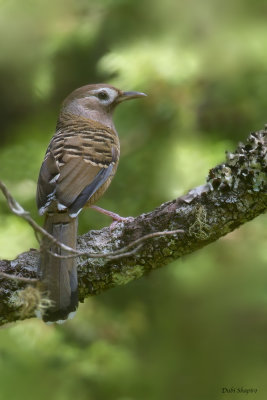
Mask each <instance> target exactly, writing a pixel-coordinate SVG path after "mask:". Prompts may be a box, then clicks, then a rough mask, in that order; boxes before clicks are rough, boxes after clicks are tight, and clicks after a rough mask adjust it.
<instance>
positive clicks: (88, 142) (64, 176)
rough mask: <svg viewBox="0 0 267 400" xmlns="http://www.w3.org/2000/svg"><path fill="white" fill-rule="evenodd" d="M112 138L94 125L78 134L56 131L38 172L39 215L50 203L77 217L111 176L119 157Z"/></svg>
mask: <svg viewBox="0 0 267 400" xmlns="http://www.w3.org/2000/svg"><path fill="white" fill-rule="evenodd" d="M99 125H100V124H99ZM115 136H116V133H115V132H113V131H111V130H110V129H107V128H106V127H104V126H103V125H102V124H101V125H100V126H96V123H94V125H92V124H91V125H90V126H88V127H86V128H85V127H83V131H82V133H79V134H77V133H76V134H70V133H68V132H66V131H64V132H61V131H58V132H57V134H56V135H55V136H54V137H53V139H52V141H51V143H50V146H49V148H48V150H47V154H46V157H45V160H44V162H43V164H42V167H41V170H40V176H39V181H38V190H37V204H38V207H39V211H40V213H41V214H42V213H44V212H46V210H47V208H48V207H49V205H50V204H51V202H52V201H53V200H57V203H58V208H59V209H64V208H66V207H68V208H69V210H70V213H71V214H73V215H74V214H78V212H79V211H80V210H81V208H82V207H83V206H84V205H85V203H86V202H87V201H88V200H89V199H90V198H91V197H92V196H93V195H94V193H96V191H97V190H98V189H99V188H100V187H101V186H102V185H103V184H104V183H105V182H106V181H107V179H108V178H109V177H110V176H111V175H112V171H113V169H114V166H115V164H116V162H117V160H118V157H119V149H118V145H117V141H116V140H115V139H116V137H115Z"/></svg>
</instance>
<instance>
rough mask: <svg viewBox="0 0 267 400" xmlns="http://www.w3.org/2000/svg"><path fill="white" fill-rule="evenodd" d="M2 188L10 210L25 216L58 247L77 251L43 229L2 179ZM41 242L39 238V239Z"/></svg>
mask: <svg viewBox="0 0 267 400" xmlns="http://www.w3.org/2000/svg"><path fill="white" fill-rule="evenodd" d="M0 189H1V191H2V193H3V195H4V196H5V198H6V199H7V203H8V206H9V208H10V210H11V211H12V212H13V213H14V214H16V215H18V216H19V217H21V218H23V219H24V220H25V221H27V222H28V224H30V225H31V227H32V228H33V230H34V231H35V232H39V233H41V235H42V236H45V237H46V238H47V239H49V241H50V242H51V243H53V244H55V245H57V246H58V247H60V248H61V249H63V250H66V251H69V252H71V253H77V251H76V250H75V249H73V248H71V247H69V246H67V245H65V244H64V243H61V242H59V241H58V240H56V239H55V238H54V236H52V235H50V234H49V233H48V232H47V231H46V230H45V229H43V228H42V227H41V226H40V225H38V224H37V223H36V222H35V221H34V220H33V219H32V217H31V216H30V213H29V212H27V211H25V210H24V208H23V207H22V206H21V205H20V204H19V203H18V202H17V201H16V200H15V199H14V198H13V197H12V196H11V194H10V193H9V191H8V190H7V187H6V185H5V184H4V183H3V182H1V181H0ZM38 242H39V240H38Z"/></svg>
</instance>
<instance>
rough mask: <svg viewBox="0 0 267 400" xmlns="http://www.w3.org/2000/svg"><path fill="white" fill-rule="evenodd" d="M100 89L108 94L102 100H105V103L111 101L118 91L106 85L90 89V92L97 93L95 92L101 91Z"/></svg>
mask: <svg viewBox="0 0 267 400" xmlns="http://www.w3.org/2000/svg"><path fill="white" fill-rule="evenodd" d="M102 91H105V92H107V94H108V96H109V99H108V100H104V101H103V100H102V101H103V102H106V103H112V102H113V101H114V100H115V98H116V97H117V96H118V93H117V91H116V90H115V89H111V88H107V87H103V88H100V89H96V90H92V92H91V93H93V94H97V93H99V92H102Z"/></svg>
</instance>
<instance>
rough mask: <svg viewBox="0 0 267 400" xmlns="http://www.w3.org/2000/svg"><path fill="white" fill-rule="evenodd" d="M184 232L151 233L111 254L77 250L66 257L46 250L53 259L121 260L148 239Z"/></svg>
mask: <svg viewBox="0 0 267 400" xmlns="http://www.w3.org/2000/svg"><path fill="white" fill-rule="evenodd" d="M183 232H184V230H183V229H176V230H174V231H162V232H153V233H148V234H147V235H144V236H142V237H141V238H139V239H137V240H134V241H133V242H131V243H129V244H128V245H127V246H124V247H122V248H121V249H118V250H116V251H113V252H111V253H90V252H87V251H78V250H77V254H66V255H61V254H57V253H54V252H53V251H51V250H48V249H47V250H46V251H47V252H48V253H49V254H51V255H52V256H53V257H56V258H63V259H66V258H75V257H82V256H87V257H89V258H107V259H110V260H116V259H118V258H122V257H127V256H129V255H133V254H134V253H135V252H136V251H137V250H139V249H140V248H141V247H142V246H143V245H144V243H143V242H145V241H146V240H148V239H152V238H154V237H158V236H161V237H163V236H170V235H176V234H177V233H183ZM136 245H139V246H137V247H136V248H135V249H133V250H131V251H129V252H127V250H129V249H130V248H131V247H133V246H136Z"/></svg>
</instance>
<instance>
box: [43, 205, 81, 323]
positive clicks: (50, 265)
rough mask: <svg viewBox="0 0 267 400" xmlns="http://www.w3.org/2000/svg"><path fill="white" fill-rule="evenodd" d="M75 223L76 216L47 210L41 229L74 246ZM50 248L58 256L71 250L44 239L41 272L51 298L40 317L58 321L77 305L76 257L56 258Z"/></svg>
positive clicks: (66, 316) (45, 319)
mask: <svg viewBox="0 0 267 400" xmlns="http://www.w3.org/2000/svg"><path fill="white" fill-rule="evenodd" d="M77 225H78V223H77V218H71V217H70V216H69V215H68V214H67V213H66V212H51V213H49V212H48V213H47V214H46V219H45V224H44V229H45V230H46V231H47V232H48V233H50V234H51V235H52V236H54V238H55V239H56V240H57V241H58V242H60V243H64V244H65V245H67V246H69V247H71V248H73V249H75V248H76V240H77ZM49 250H50V252H52V253H56V254H58V255H61V256H65V255H69V254H70V253H69V252H67V251H66V250H63V249H61V248H60V247H59V246H57V245H56V244H51V242H49V239H47V238H44V239H43V242H42V256H41V263H40V275H41V281H42V282H43V284H44V288H45V290H46V291H47V294H48V297H49V299H50V300H51V302H52V304H51V307H49V309H47V310H46V312H45V314H44V315H43V320H44V321H51V322H53V321H57V322H59V321H63V320H66V319H68V318H70V317H71V313H73V312H74V311H75V310H76V308H77V306H78V280H77V267H76V260H75V258H59V257H56V256H54V255H53V254H51V253H49Z"/></svg>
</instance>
